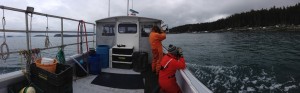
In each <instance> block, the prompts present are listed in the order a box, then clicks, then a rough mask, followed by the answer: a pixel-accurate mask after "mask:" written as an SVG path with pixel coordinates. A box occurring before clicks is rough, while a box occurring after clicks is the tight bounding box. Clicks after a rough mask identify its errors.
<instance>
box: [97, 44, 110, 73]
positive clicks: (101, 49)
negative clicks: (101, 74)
mask: <svg viewBox="0 0 300 93" xmlns="http://www.w3.org/2000/svg"><path fill="white" fill-rule="evenodd" d="M96 54H99V57H100V65H101V68H108V62H109V46H108V45H98V46H97V49H96Z"/></svg>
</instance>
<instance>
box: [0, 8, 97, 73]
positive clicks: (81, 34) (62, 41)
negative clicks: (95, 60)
mask: <svg viewBox="0 0 300 93" xmlns="http://www.w3.org/2000/svg"><path fill="white" fill-rule="evenodd" d="M0 8H1V9H3V16H4V10H10V11H15V12H21V13H24V15H25V26H26V29H25V30H13V29H5V28H4V26H3V28H2V29H0V32H18V33H26V43H27V51H31V50H33V49H32V48H31V44H30V42H31V39H30V38H31V33H60V34H61V45H60V46H51V47H45V48H39V49H40V50H46V49H53V48H62V50H64V47H65V46H70V45H78V44H81V45H82V43H89V42H93V46H95V24H94V23H91V22H84V21H83V20H77V19H72V18H67V17H62V16H56V15H50V14H45V13H39V12H34V11H29V10H28V8H27V10H23V9H18V8H13V7H7V6H3V5H0ZM29 15H31V16H32V15H39V16H46V17H51V18H57V19H60V20H61V21H60V23H61V24H60V27H61V30H60V31H31V28H30V29H29V27H30V26H31V24H30V23H29V18H28V17H29ZM47 20H48V19H47ZM64 20H70V21H75V22H82V23H85V24H88V25H92V26H93V32H86V33H90V34H92V36H93V40H92V41H87V42H83V41H81V42H77V43H71V44H64V33H77V34H80V35H79V36H80V37H81V39H82V36H83V35H84V34H83V24H81V25H80V29H79V30H80V31H64V29H63V27H64V24H63V23H64ZM2 21H3V20H2ZM4 21H5V20H4ZM47 24H48V23H47ZM1 48H2V47H1ZM81 51H82V50H81ZM20 52H21V51H12V52H5V53H3V51H1V53H0V55H1V56H3V55H9V54H14V53H20ZM29 53H30V55H31V52H29ZM31 61H32V60H31V57H29V59H27V63H31ZM26 69H28V64H27V66H26Z"/></svg>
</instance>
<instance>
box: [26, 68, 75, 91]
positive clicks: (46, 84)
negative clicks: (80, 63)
mask: <svg viewBox="0 0 300 93" xmlns="http://www.w3.org/2000/svg"><path fill="white" fill-rule="evenodd" d="M30 72H31V80H32V82H34V83H35V84H36V85H37V86H39V87H40V88H41V89H43V90H44V92H45V93H72V92H73V87H72V83H73V82H72V81H73V68H72V67H71V66H69V65H62V64H57V67H56V71H55V73H50V72H48V71H46V70H43V69H41V68H38V67H36V65H35V64H34V63H33V64H31V65H30Z"/></svg>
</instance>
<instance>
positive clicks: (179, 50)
mask: <svg viewBox="0 0 300 93" xmlns="http://www.w3.org/2000/svg"><path fill="white" fill-rule="evenodd" d="M178 54H179V55H180V56H183V54H182V49H181V48H180V47H179V48H178Z"/></svg>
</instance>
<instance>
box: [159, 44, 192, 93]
mask: <svg viewBox="0 0 300 93" xmlns="http://www.w3.org/2000/svg"><path fill="white" fill-rule="evenodd" d="M160 64H161V70H160V72H159V75H158V76H159V81H158V82H159V86H160V88H161V91H162V92H163V93H182V92H181V90H180V88H179V86H178V84H177V83H176V77H175V73H176V71H177V70H179V69H185V66H186V65H185V60H184V57H183V55H182V49H181V48H179V47H176V46H173V45H169V48H168V53H167V54H166V55H164V57H163V58H162V60H161V63H160Z"/></svg>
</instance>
